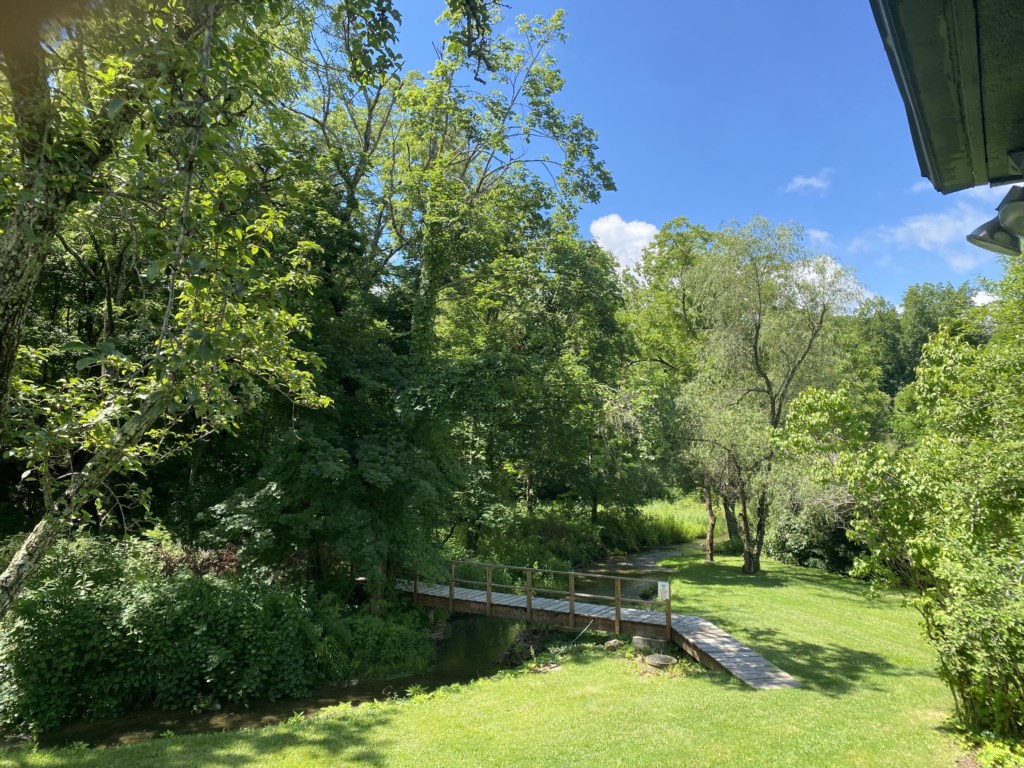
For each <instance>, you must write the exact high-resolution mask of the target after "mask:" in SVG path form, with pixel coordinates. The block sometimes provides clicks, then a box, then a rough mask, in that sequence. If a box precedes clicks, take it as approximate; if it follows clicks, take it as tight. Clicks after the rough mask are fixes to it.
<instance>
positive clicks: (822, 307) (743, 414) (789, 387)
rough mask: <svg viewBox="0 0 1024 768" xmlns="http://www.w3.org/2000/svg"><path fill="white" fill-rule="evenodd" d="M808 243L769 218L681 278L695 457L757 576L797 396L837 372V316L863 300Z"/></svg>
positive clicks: (703, 253) (714, 247)
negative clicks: (690, 347)
mask: <svg viewBox="0 0 1024 768" xmlns="http://www.w3.org/2000/svg"><path fill="white" fill-rule="evenodd" d="M801 240H802V232H801V230H800V229H799V227H796V226H792V225H775V224H772V223H770V222H768V221H766V220H765V219H760V218H757V219H754V220H753V221H751V222H750V223H749V224H746V225H743V226H739V225H731V226H728V227H726V228H724V229H723V230H721V231H720V232H717V233H715V234H714V235H713V238H712V242H711V245H710V247H708V248H706V249H701V250H699V251H697V252H696V253H695V254H694V257H693V258H692V259H689V260H688V261H687V262H686V263H685V264H684V265H683V268H682V269H681V270H680V274H679V275H678V282H677V286H678V290H680V291H681V292H682V294H683V295H684V296H685V301H686V302H687V306H688V310H687V311H688V312H689V313H690V314H691V315H692V317H693V318H694V321H693V322H694V327H695V332H696V340H697V343H696V349H697V352H696V358H697V363H696V375H695V376H694V379H693V381H692V382H691V383H690V384H689V385H688V386H687V388H686V390H685V391H684V393H683V397H684V399H685V400H686V401H687V402H688V404H689V410H690V412H691V413H693V414H695V418H694V419H693V420H692V421H691V425H690V428H691V430H692V432H691V434H690V435H689V437H688V439H689V440H690V441H691V442H693V443H699V444H701V445H702V446H703V447H702V448H701V450H699V451H697V452H691V459H693V458H698V457H699V456H704V457H705V458H706V459H707V460H708V465H707V466H706V467H704V468H703V471H702V474H703V475H704V476H706V477H717V478H721V483H722V485H721V487H720V488H719V489H718V490H719V493H720V494H721V495H723V496H724V497H727V498H730V499H735V500H736V503H737V505H738V506H737V515H738V522H739V528H740V534H741V540H742V543H743V572H744V573H750V574H753V573H758V572H759V571H760V568H761V552H762V549H763V546H764V536H765V531H766V526H767V522H768V517H769V514H770V501H771V496H770V492H769V484H768V482H767V481H768V478H769V477H770V475H771V472H772V466H773V461H774V458H775V448H774V444H775V443H774V434H775V433H776V432H777V431H778V430H779V429H780V428H781V427H782V426H783V424H784V423H785V420H786V414H787V410H788V407H789V404H790V402H791V401H792V399H793V398H794V397H795V396H796V395H797V394H799V393H800V392H801V391H802V390H803V389H804V388H806V387H807V386H808V385H810V384H812V383H819V382H821V381H823V380H827V379H829V378H830V377H831V376H833V375H834V374H833V371H834V366H833V365H832V361H833V360H834V357H833V356H832V355H833V352H834V348H833V346H832V345H831V344H830V338H829V336H830V332H831V328H832V324H833V320H834V319H835V317H836V315H837V314H838V313H841V312H844V311H847V310H848V308H849V307H850V306H851V304H852V301H853V299H854V298H855V283H854V282H853V280H852V279H851V277H850V276H849V275H848V274H847V273H846V272H845V271H844V270H843V269H842V268H841V267H839V266H838V265H837V264H836V263H835V262H834V261H832V260H831V259H829V258H827V257H823V256H818V255H815V254H812V253H810V252H809V251H808V250H806V249H805V248H804V247H803V245H802V242H801ZM681 300H682V299H681ZM723 457H724V458H723ZM723 461H724V462H725V465H726V466H727V467H728V468H729V469H730V471H727V472H726V471H722V470H721V468H720V467H718V465H719V464H721V463H722V462H723Z"/></svg>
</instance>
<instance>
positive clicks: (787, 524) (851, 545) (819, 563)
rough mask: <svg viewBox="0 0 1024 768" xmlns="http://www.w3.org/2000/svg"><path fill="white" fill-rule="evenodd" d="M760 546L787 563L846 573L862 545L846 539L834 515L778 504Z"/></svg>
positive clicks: (843, 528)
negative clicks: (778, 507) (762, 544)
mask: <svg viewBox="0 0 1024 768" xmlns="http://www.w3.org/2000/svg"><path fill="white" fill-rule="evenodd" d="M764 550H765V553H766V554H767V555H768V556H769V557H774V558H775V559H776V560H780V561H782V562H784V563H790V564H791V565H801V566H804V567H805V568H817V569H819V570H822V571H830V572H832V573H849V572H850V569H851V568H853V564H854V561H855V560H856V559H857V557H858V555H859V554H860V553H861V552H863V547H862V546H860V545H858V544H856V543H855V542H853V541H851V540H850V538H849V537H848V536H847V534H846V526H844V525H843V523H842V521H840V520H838V519H836V518H835V516H831V515H827V514H823V513H819V514H814V513H811V512H807V511H804V510H801V509H798V508H796V507H789V508H786V507H782V508H780V509H777V510H774V511H773V514H772V516H771V518H770V519H769V522H768V532H767V534H766V535H765V540H764Z"/></svg>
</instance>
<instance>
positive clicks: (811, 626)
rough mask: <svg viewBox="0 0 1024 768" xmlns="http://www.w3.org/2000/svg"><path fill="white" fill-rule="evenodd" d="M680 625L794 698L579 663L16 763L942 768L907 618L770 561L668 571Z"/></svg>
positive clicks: (932, 704)
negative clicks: (714, 632)
mask: <svg viewBox="0 0 1024 768" xmlns="http://www.w3.org/2000/svg"><path fill="white" fill-rule="evenodd" d="M676 564H677V565H678V566H679V569H680V570H679V577H678V578H676V579H675V581H674V582H673V588H672V593H673V596H674V597H675V602H676V609H677V611H681V612H690V613H698V614H700V615H703V616H706V617H708V618H710V619H711V620H713V621H715V622H717V623H718V624H719V625H720V626H722V627H723V628H725V629H727V630H728V631H730V632H732V633H733V634H735V635H736V636H737V637H738V638H740V639H741V640H743V641H745V642H747V643H749V644H750V645H752V646H753V647H754V648H755V649H756V650H758V651H760V652H761V653H763V654H764V655H765V656H766V657H767V658H769V659H770V660H771V661H773V662H775V663H776V664H778V665H779V666H781V667H782V668H783V669H785V670H787V671H788V672H791V673H793V674H794V675H796V676H797V677H798V678H800V679H801V680H802V681H804V682H805V683H806V686H805V687H804V688H803V689H799V690H788V691H761V692H755V691H752V690H750V689H747V688H745V687H743V686H741V685H740V684H738V683H737V682H735V681H734V680H732V679H731V678H729V677H728V676H725V675H721V674H715V673H709V672H704V671H692V672H691V673H690V674H688V675H685V676H677V677H666V676H657V677H641V676H639V675H638V673H637V668H636V665H635V664H633V663H632V662H630V661H628V660H626V659H624V658H622V657H619V656H606V655H605V654H604V653H603V652H601V651H599V650H594V649H590V650H584V651H581V652H578V653H576V654H574V655H573V658H572V659H571V660H568V661H566V663H565V664H564V666H563V667H562V669H560V670H557V671H554V672H550V673H547V674H529V673H526V674H516V675H510V676H505V677H501V678H497V679H492V680H484V681H480V682H477V683H475V684H472V685H469V686H464V687H455V688H449V689H445V690H442V691H440V692H438V693H435V694H433V695H430V696H421V697H417V698H414V699H412V700H410V701H405V702H400V703H394V704H381V705H373V706H363V707H360V708H357V709H352V708H349V707H340V708H337V709H334V710H330V711H327V712H324V713H322V714H321V715H320V716H319V717H317V718H315V719H313V720H310V721H306V722H295V723H290V724H288V725H285V726H281V727H275V728H268V729H265V730H262V731H250V732H239V733H229V734H216V735H207V736H192V737H178V738H170V739H160V740H157V741H152V742H148V743H145V744H141V745H138V746H134V747H121V748H117V749H112V750H104V751H68V750H64V751H48V752H38V753H30V752H20V753H13V754H9V755H6V756H0V764H10V765H16V766H33V767H34V766H81V767H82V768H105V767H107V766H126V767H129V766H130V767H131V768H148V767H149V766H154V767H156V766H162V767H167V768H185V766H189V767H192V766H243V765H244V766H263V765H273V766H295V767H296V768H298V766H304V767H305V766H328V765H329V766H340V765H353V764H358V765H388V766H434V765H437V766H486V765H492V766H570V765H600V766H614V765H624V766H636V765H665V766H676V765H687V766H730V768H732V767H734V766H736V767H741V766H764V765H777V766H813V767H814V768H818V767H820V766H886V767H887V768H895V767H897V766H908V767H909V766H929V767H930V766H943V765H946V766H952V765H953V761H954V758H955V754H954V749H953V747H952V741H951V739H950V738H949V737H948V736H947V735H946V734H944V733H942V732H941V731H940V730H939V728H940V727H941V726H942V724H943V722H944V719H945V718H946V716H947V714H948V712H949V706H950V702H949V697H948V695H947V694H946V692H945V689H944V688H943V686H942V685H941V684H940V683H939V681H938V680H937V679H936V678H935V676H934V674H933V673H932V671H931V656H930V653H929V650H928V648H927V646H926V645H925V644H924V642H923V641H922V640H921V639H920V635H919V631H918V629H917V621H916V616H915V615H914V614H913V612H911V611H910V610H908V609H906V608H904V607H902V606H901V605H900V602H899V600H898V598H895V597H884V598H882V599H879V600H871V599H869V598H868V597H867V596H866V595H865V592H864V590H863V588H862V586H861V585H860V584H858V583H856V582H853V581H851V580H848V579H839V578H836V577H833V576H828V575H826V574H821V573H817V572H812V571H806V570H803V569H798V568H791V567H788V566H783V565H780V564H777V563H773V562H770V561H769V562H767V564H766V570H767V572H766V573H765V574H762V575H761V576H760V577H758V578H754V579H750V578H745V577H741V576H740V575H739V574H738V560H737V559H735V558H722V561H721V562H720V563H719V564H717V565H714V566H705V565H704V564H703V563H701V562H700V558H699V557H698V556H696V555H694V556H691V557H685V558H682V559H680V560H679V561H677V563H676Z"/></svg>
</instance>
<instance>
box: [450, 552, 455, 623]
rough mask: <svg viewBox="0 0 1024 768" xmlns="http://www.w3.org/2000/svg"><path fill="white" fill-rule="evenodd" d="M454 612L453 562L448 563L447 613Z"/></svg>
mask: <svg viewBox="0 0 1024 768" xmlns="http://www.w3.org/2000/svg"><path fill="white" fill-rule="evenodd" d="M454 610H455V561H454V560H449V561H448V611H449V612H451V611H454Z"/></svg>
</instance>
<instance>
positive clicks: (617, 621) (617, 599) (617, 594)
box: [615, 576, 622, 635]
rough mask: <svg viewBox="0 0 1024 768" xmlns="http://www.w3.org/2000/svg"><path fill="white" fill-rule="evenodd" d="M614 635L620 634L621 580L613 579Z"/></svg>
mask: <svg viewBox="0 0 1024 768" xmlns="http://www.w3.org/2000/svg"><path fill="white" fill-rule="evenodd" d="M615 634H616V635H619V634H622V580H621V579H619V577H617V576H616V577H615Z"/></svg>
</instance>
